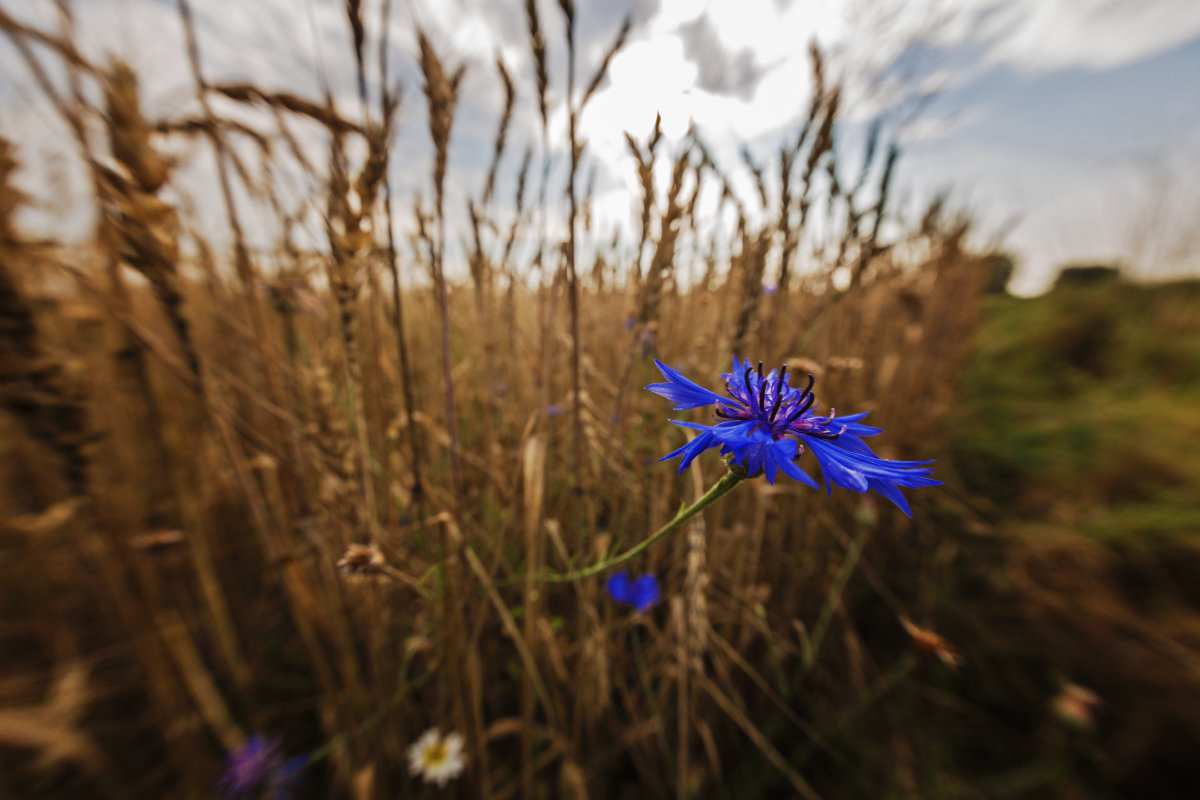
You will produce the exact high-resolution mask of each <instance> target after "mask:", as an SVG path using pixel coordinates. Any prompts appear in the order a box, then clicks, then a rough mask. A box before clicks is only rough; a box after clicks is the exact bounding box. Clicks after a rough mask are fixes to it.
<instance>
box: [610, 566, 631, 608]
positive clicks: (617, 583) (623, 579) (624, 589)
mask: <svg viewBox="0 0 1200 800" xmlns="http://www.w3.org/2000/svg"><path fill="white" fill-rule="evenodd" d="M605 588H606V589H607V590H608V594H609V596H611V597H612V599H613V600H616V601H617V602H618V603H629V602H632V601H631V600H630V597H632V591H633V589H632V582H631V581H630V580H629V573H628V572H623V571H622V572H614V573H613V574H612V575H610V576H608V582H607V583H606V584H605Z"/></svg>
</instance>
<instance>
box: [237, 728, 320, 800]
mask: <svg viewBox="0 0 1200 800" xmlns="http://www.w3.org/2000/svg"><path fill="white" fill-rule="evenodd" d="M307 762H308V759H307V757H306V756H299V757H297V758H293V759H291V760H290V761H285V760H284V758H283V754H282V753H281V752H280V745H279V740H278V739H268V738H266V737H265V736H251V737H250V738H249V739H247V740H246V743H245V744H243V745H242V746H241V747H239V748H238V749H236V750H234V751H233V752H231V753H230V754H229V756H228V758H227V759H226V765H225V772H224V773H223V774H222V775H221V778H220V779H219V780H218V781H217V788H218V789H220V791H221V794H223V795H224V796H225V797H228V798H230V800H260V798H267V800H290V798H291V796H292V795H291V790H292V788H293V787H294V786H295V784H296V781H297V779H298V777H299V773H300V770H301V769H302V768H303V767H304V765H305V764H306V763H307Z"/></svg>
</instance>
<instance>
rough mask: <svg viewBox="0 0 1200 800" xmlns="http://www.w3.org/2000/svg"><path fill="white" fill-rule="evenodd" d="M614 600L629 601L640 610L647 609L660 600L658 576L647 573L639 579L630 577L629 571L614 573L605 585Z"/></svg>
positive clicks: (619, 601)
mask: <svg viewBox="0 0 1200 800" xmlns="http://www.w3.org/2000/svg"><path fill="white" fill-rule="evenodd" d="M605 588H606V589H608V593H609V594H610V595H611V596H612V599H613V600H616V601H617V602H618V603H628V604H629V605H631V606H633V607H634V608H636V609H637V610H638V611H646V610H648V609H649V608H650V607H651V606H652V605H654V604H655V603H657V602H658V599H659V597H660V596H661V592H660V591H659V588H658V578H656V577H654V576H653V575H651V574H650V573H646V574H645V575H643V576H642V577H640V578H638V579H637V580H633V579H632V578H630V577H629V573H628V572H616V573H613V575H612V576H611V577H609V579H608V583H607V584H606V585H605Z"/></svg>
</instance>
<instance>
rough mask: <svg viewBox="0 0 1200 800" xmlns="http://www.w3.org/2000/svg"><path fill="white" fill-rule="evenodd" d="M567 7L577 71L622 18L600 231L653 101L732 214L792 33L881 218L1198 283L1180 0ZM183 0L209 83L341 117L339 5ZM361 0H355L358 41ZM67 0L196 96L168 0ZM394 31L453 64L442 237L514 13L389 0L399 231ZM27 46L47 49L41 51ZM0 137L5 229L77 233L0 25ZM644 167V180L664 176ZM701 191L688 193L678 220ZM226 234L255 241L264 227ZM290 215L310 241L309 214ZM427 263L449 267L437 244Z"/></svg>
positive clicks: (9, 7)
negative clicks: (931, 217)
mask: <svg viewBox="0 0 1200 800" xmlns="http://www.w3.org/2000/svg"><path fill="white" fill-rule="evenodd" d="M576 2H577V4H578V7H579V18H578V24H577V30H578V43H579V54H578V60H577V65H578V71H579V74H580V82H581V83H582V82H585V81H586V80H587V79H589V78H590V77H591V74H592V71H593V70H594V69H595V66H596V65H597V63H598V62H599V60H600V57H601V55H602V54H603V52H604V51H605V50H606V48H607V47H608V45H609V43H610V42H611V41H612V39H613V37H614V36H615V35H616V32H617V30H618V29H619V27H620V23H621V20H622V18H623V17H625V16H626V15H627V14H628V15H630V16H631V17H632V18H633V20H634V28H633V31H632V33H631V35H630V37H629V40H628V42H627V44H626V46H625V47H624V49H623V50H622V51H621V52H620V53H619V54H618V55H617V56H616V58H614V59H613V61H612V64H611V68H610V70H609V74H608V78H607V80H606V82H605V83H604V84H603V85H602V86H601V88H600V90H599V91H598V92H597V93H596V95H595V96H594V98H593V99H592V101H591V102H590V104H589V105H588V107H587V108H586V109H585V111H584V113H583V115H582V117H581V120H580V131H581V134H582V136H583V137H584V138H585V139H586V141H587V158H588V163H587V165H585V167H584V172H585V176H586V175H590V174H591V173H592V172H593V171H594V174H595V178H594V186H595V217H596V220H597V228H598V229H599V230H601V231H608V230H613V229H619V230H624V231H629V230H632V226H633V225H634V220H635V218H636V214H637V211H636V206H637V203H638V201H637V177H636V169H635V164H634V162H633V160H632V158H631V157H630V156H629V154H628V152H627V150H626V145H625V140H624V134H625V132H626V131H628V132H631V133H632V134H633V135H634V136H635V137H636V138H637V139H639V140H644V139H645V138H646V136H647V134H648V133H649V131H650V130H651V128H652V126H653V124H654V119H655V116H656V115H661V117H662V127H663V131H664V136H665V145H666V148H667V152H671V151H672V150H673V149H674V148H676V147H678V146H679V145H680V142H681V141H682V139H683V138H684V136H685V135H686V132H687V130H688V128H689V126H690V125H692V124H695V125H696V126H697V128H698V130H699V131H700V132H701V133H702V135H703V137H704V139H705V141H706V143H707V144H708V146H709V147H710V149H711V150H712V152H713V155H714V157H715V159H716V160H717V162H718V163H719V164H720V165H721V166H722V168H723V169H724V170H725V171H726V172H728V173H730V174H731V176H732V177H733V180H734V184H735V188H736V189H737V190H738V191H739V194H740V195H744V196H745V197H746V198H747V206H748V207H749V208H751V211H752V213H753V205H754V203H753V196H754V191H753V188H752V182H751V179H750V176H749V173H748V172H747V171H746V170H745V169H744V167H742V166H741V162H740V157H739V152H740V150H741V148H742V147H743V146H744V147H746V148H747V149H748V150H749V151H750V152H751V153H752V154H753V155H754V157H755V158H756V159H758V160H759V161H769V160H770V159H771V158H772V157H774V155H775V154H777V153H778V151H779V148H780V146H781V145H782V144H783V143H784V142H785V141H787V140H788V139H790V138H792V137H794V136H795V133H796V131H797V130H798V128H799V126H800V124H801V122H802V120H803V116H804V113H805V111H806V109H807V105H808V102H809V100H810V98H811V92H812V80H811V68H810V64H809V56H808V45H809V42H810V41H814V40H815V41H816V42H817V43H818V45H819V46H820V48H821V49H822V51H823V52H824V53H825V54H826V71H827V74H828V78H829V80H830V82H833V81H838V82H841V83H842V84H843V85H844V104H843V109H844V113H843V115H842V121H841V127H840V129H839V158H840V159H841V160H842V161H843V163H844V164H845V165H846V166H845V168H846V170H847V171H849V172H852V171H853V170H854V169H856V164H855V159H856V158H859V153H860V152H861V149H862V142H863V141H864V139H865V136H866V131H867V130H868V128H869V127H870V126H871V125H872V124H873V123H874V122H876V121H878V122H879V123H880V124H881V125H882V130H883V137H884V140H885V141H893V140H894V141H896V142H897V143H898V144H899V146H900V148H901V153H902V155H901V158H900V162H899V168H898V171H897V179H896V187H897V190H896V192H895V194H894V198H895V199H894V201H893V207H894V210H895V212H896V214H897V215H898V217H899V218H900V219H902V220H910V221H911V220H912V219H914V218H915V217H916V216H917V215H918V214H919V213H920V210H921V209H922V208H923V207H924V206H925V205H926V204H927V203H928V202H929V201H930V199H931V198H933V197H934V196H935V195H938V194H946V195H947V196H948V197H949V202H950V205H951V207H953V208H956V209H960V210H963V211H965V212H967V213H970V214H971V215H972V216H973V217H974V219H975V220H976V225H975V236H976V239H977V241H978V242H979V243H980V244H984V243H987V244H992V243H997V244H999V245H1000V246H1002V247H1004V248H1006V249H1007V250H1009V251H1011V252H1012V253H1013V254H1014V255H1015V256H1016V259H1017V265H1018V268H1017V273H1016V276H1015V278H1014V281H1013V283H1012V285H1011V288H1012V289H1013V290H1014V291H1016V292H1017V293H1021V294H1035V293H1037V292H1040V291H1043V290H1045V289H1046V288H1047V287H1048V286H1049V285H1050V284H1051V283H1052V281H1053V279H1054V276H1055V274H1056V270H1057V269H1058V268H1059V267H1060V266H1062V265H1064V264H1070V263H1096V262H1106V263H1111V262H1118V263H1122V264H1124V265H1126V266H1127V268H1128V269H1129V270H1130V272H1131V273H1133V274H1135V275H1137V276H1139V277H1143V278H1147V279H1164V278H1169V277H1172V276H1178V275H1188V274H1190V275H1195V274H1197V273H1200V228H1198V227H1197V226H1196V225H1195V222H1194V221H1195V220H1196V219H1197V218H1200V189H1197V188H1196V187H1198V186H1200V180H1198V179H1200V80H1196V79H1195V76H1198V75H1200V2H1196V1H1195V0H907V1H904V0H708V2H704V1H703V0H576ZM193 3H194V5H195V7H196V16H197V22H198V31H199V36H200V49H201V53H202V59H203V63H204V69H205V72H206V75H207V76H208V77H209V79H210V80H212V81H241V80H250V81H254V82H255V83H257V84H259V85H260V86H263V87H264V88H275V89H278V90H282V91H290V92H294V93H297V94H301V95H303V96H307V97H310V98H313V99H319V98H320V97H321V95H322V93H323V91H324V89H323V87H325V86H328V87H329V89H330V91H331V92H332V93H333V94H334V96H335V97H336V98H337V101H338V104H339V107H340V108H342V109H343V111H344V112H345V113H347V114H351V115H353V114H357V113H360V107H359V106H358V104H357V99H356V98H357V94H356V86H355V80H354V70H353V62H352V59H351V58H349V56H348V54H349V53H350V49H349V34H348V31H347V26H346V23H345V19H344V17H343V12H342V3H341V2H340V0H256V2H244V1H243V0H193ZM381 3H382V0H374V1H373V2H371V1H368V2H366V4H365V5H366V19H367V23H368V29H369V31H370V35H369V40H368V47H369V48H371V49H370V50H369V53H370V54H372V57H374V54H375V53H376V51H377V49H378V39H377V38H376V37H377V35H378V32H379V31H380V30H381V26H380V25H379V24H378V20H379V18H380V10H381V8H382V6H381ZM0 8H2V9H3V10H4V11H6V12H7V13H9V14H11V15H12V16H14V17H17V18H18V19H21V20H23V21H27V22H29V23H31V24H36V25H38V26H40V27H42V28H43V29H46V30H57V29H58V27H59V25H60V21H59V18H58V17H57V15H56V14H55V11H54V4H53V3H51V2H49V0H0ZM73 8H74V9H75V15H76V17H77V27H78V30H79V31H80V33H79V38H80V39H81V40H82V46H83V49H84V52H85V53H86V54H87V55H88V56H89V57H91V58H93V59H95V60H97V61H99V62H103V61H104V60H105V59H107V58H108V57H110V56H111V55H119V56H120V57H122V58H124V59H125V60H127V61H128V62H129V63H130V64H131V66H133V67H134V69H135V70H136V71H137V72H138V73H139V75H140V76H141V79H142V87H143V92H144V98H145V104H146V110H147V113H148V114H149V115H150V116H151V117H152V118H172V117H181V116H187V115H190V114H194V113H195V112H196V105H195V100H194V92H193V89H192V81H191V75H190V73H189V71H188V66H187V61H186V58H185V57H184V55H183V54H184V50H183V37H182V31H181V28H180V25H179V18H178V13H177V10H176V8H175V5H174V3H173V2H172V0H75V2H74V3H73ZM539 9H540V11H541V18H542V24H543V27H544V29H545V34H546V39H547V44H548V48H549V54H550V62H551V63H550V67H551V76H552V84H553V85H552V87H551V101H552V111H551V121H550V122H551V131H552V137H551V141H552V149H553V151H554V155H555V160H554V162H553V165H554V170H553V172H552V177H551V184H552V185H551V190H550V191H551V192H552V193H555V192H561V191H562V188H561V186H562V182H563V180H565V179H564V178H563V171H562V168H563V164H564V162H565V157H564V154H565V150H566V147H565V144H564V143H563V141H564V140H563V137H562V136H561V132H562V131H563V129H564V128H565V120H566V114H565V107H564V97H565V86H564V85H563V83H564V80H563V76H564V75H565V48H564V36H563V27H562V17H561V14H560V13H559V10H558V8H557V3H554V2H552V1H551V0H540V1H539ZM417 26H420V27H421V28H422V29H424V30H425V31H426V32H427V34H428V35H429V37H430V39H431V40H432V41H433V42H434V44H435V45H436V47H437V48H438V50H439V52H440V53H441V54H442V56H443V58H444V59H445V60H446V61H447V62H449V63H451V64H454V65H456V64H459V63H461V64H465V65H466V67H467V72H466V78H465V79H464V83H463V87H462V98H461V101H460V105H459V109H458V113H457V116H456V120H455V127H454V131H453V139H452V146H451V150H450V165H449V173H448V199H447V203H448V208H449V209H450V212H449V213H450V219H451V223H452V225H451V227H452V229H453V228H454V224H453V223H454V221H455V220H461V219H462V218H463V216H464V211H463V209H465V205H466V198H467V197H477V196H478V194H479V192H480V188H481V186H482V182H483V176H484V173H485V172H486V168H487V163H488V160H489V159H490V152H491V142H492V138H493V136H494V133H495V126H496V122H497V118H498V115H499V111H500V97H501V95H500V91H499V81H498V78H497V76H496V71H495V67H494V61H495V59H496V58H497V57H499V58H501V59H503V61H504V62H505V64H506V65H507V67H508V69H509V71H510V72H511V73H512V74H513V75H514V76H515V77H516V80H517V108H516V114H515V118H514V123H513V129H512V132H511V133H510V137H509V142H510V144H509V150H508V154H507V157H506V159H505V162H504V164H503V165H502V169H501V174H500V187H499V192H498V198H499V199H498V200H497V208H498V211H503V210H504V208H505V205H506V204H511V199H510V198H511V190H512V185H513V182H514V175H515V171H516V168H517V163H518V162H519V160H520V156H521V153H522V151H523V150H524V149H525V147H526V146H527V145H529V144H532V145H533V146H535V147H536V146H537V145H538V143H539V142H540V141H541V131H540V122H539V120H538V114H537V110H536V101H535V94H534V92H535V90H534V84H533V80H532V77H531V76H532V68H531V62H530V54H529V47H528V39H527V31H526V21H525V16H524V8H523V3H522V2H520V0H392V9H391V19H390V23H389V28H388V32H389V43H390V46H389V51H388V52H389V55H388V62H389V67H388V72H389V75H390V78H391V79H392V80H395V81H397V82H399V83H400V85H401V86H402V87H403V89H404V91H405V99H404V103H403V105H402V111H401V118H400V127H399V130H398V139H397V143H396V149H395V151H394V156H393V158H394V161H393V167H392V177H393V180H394V184H395V192H396V197H397V201H398V202H397V207H398V208H399V209H402V210H401V211H400V212H398V217H400V219H398V220H397V225H398V227H399V228H400V230H401V231H403V230H404V229H405V226H409V225H410V224H411V223H410V222H409V220H410V219H411V215H410V214H408V213H407V212H406V211H404V210H403V209H407V208H410V207H411V203H412V202H413V201H414V200H415V198H416V197H417V195H418V193H419V192H421V191H426V192H427V191H428V189H427V186H428V182H429V179H428V174H429V169H430V155H431V146H430V143H429V140H428V133H427V131H426V128H425V123H424V114H425V107H424V100H423V98H422V96H421V78H420V75H419V73H418V71H417V68H416V58H415V54H416V42H415V33H414V31H415V28H416V27H417ZM38 52H39V54H40V55H41V56H42V57H43V58H44V60H45V62H46V63H47V64H48V65H50V63H51V59H49V58H46V56H47V54H46V52H45V51H42V50H39V51H38ZM374 71H375V70H374V68H373V69H372V73H374ZM50 73H51V75H52V78H53V79H54V80H56V81H58V82H59V85H60V86H65V82H63V76H62V72H61V70H58V69H55V68H54V67H53V66H52V65H51V66H50ZM375 83H376V82H375V81H374V80H372V84H373V85H374V84H375ZM247 119H248V120H249V121H251V122H256V123H257V122H263V121H264V120H263V119H262V118H254V117H253V115H251V116H250V117H248V118H247ZM0 134H2V135H4V136H6V137H8V138H10V139H12V140H14V141H15V142H16V143H17V145H18V147H19V152H20V154H21V158H22V162H23V170H22V178H21V179H22V181H23V185H24V186H25V187H26V189H27V191H28V192H29V193H30V194H31V195H32V197H33V198H34V204H35V208H34V209H33V211H32V213H30V214H29V215H28V216H27V222H28V225H29V227H30V228H31V229H34V230H35V231H37V230H38V229H41V231H45V232H53V233H55V234H57V235H61V236H65V237H67V238H70V237H72V236H75V237H79V236H84V235H86V232H87V230H89V225H90V222H89V221H88V217H87V215H86V214H85V213H83V212H80V211H79V210H78V209H79V208H82V207H84V206H86V203H84V202H82V201H78V202H76V200H77V199H78V198H85V197H86V191H87V190H86V187H87V181H86V174H85V173H84V172H83V170H82V167H81V166H80V165H79V163H78V159H77V158H76V157H75V154H74V149H73V146H72V143H71V139H70V136H69V135H68V134H67V132H66V131H65V129H64V128H63V127H62V125H61V123H60V122H59V121H58V120H57V119H56V117H55V114H54V112H53V109H52V108H51V107H50V106H49V104H48V103H47V101H46V98H45V97H44V96H43V94H42V93H41V92H40V91H39V90H38V89H37V88H36V85H35V84H34V83H33V81H32V79H31V77H30V74H29V72H28V70H27V69H26V67H25V66H24V65H23V63H22V61H21V59H20V58H19V57H18V54H17V52H16V50H15V49H14V48H13V47H12V46H11V44H10V43H9V42H8V41H7V40H5V39H3V38H0ZM555 134H557V135H555ZM297 136H298V138H300V139H301V141H302V143H303V145H304V146H305V147H306V149H309V150H310V154H311V155H312V156H313V157H314V159H316V160H318V161H319V160H320V156H321V154H322V148H323V147H324V145H323V143H322V141H321V138H320V136H319V133H318V132H317V131H315V130H307V129H305V128H304V126H303V124H299V125H298V130H297ZM177 158H178V160H179V164H180V166H179V173H178V190H179V194H180V197H179V198H178V199H179V202H180V203H181V204H182V205H183V206H184V207H185V209H187V210H189V212H190V213H191V214H193V215H194V217H195V218H196V219H197V220H198V221H199V222H198V224H199V226H200V228H201V229H202V230H204V231H205V233H206V234H208V235H210V236H214V237H216V238H217V239H219V238H220V236H221V231H222V230H223V225H222V216H221V215H222V212H221V209H220V204H219V203H218V202H217V201H216V197H217V196H216V189H215V182H214V180H213V169H212V161H211V156H210V155H207V154H206V153H205V151H204V149H203V147H201V146H196V147H193V148H191V149H190V150H180V151H179V152H178V153H177ZM657 177H658V180H659V182H660V185H661V184H664V183H665V182H666V180H667V179H668V178H669V176H667V175H666V174H660V175H658V176H657ZM278 178H279V180H280V181H282V182H283V183H284V184H285V185H287V186H289V187H290V190H291V193H292V194H293V196H294V197H296V198H298V200H297V202H298V203H302V202H305V200H304V198H312V197H315V196H318V194H319V188H320V187H319V186H316V185H314V184H313V179H312V178H311V177H310V176H305V175H303V174H302V173H301V171H299V170H295V171H292V172H288V171H287V170H283V171H282V172H280V173H279V175H278ZM310 202H311V201H310ZM425 202H426V203H428V198H425ZM715 204H716V203H715V197H713V198H709V201H708V202H707V204H705V203H702V204H701V210H702V211H704V210H705V209H711V208H713V207H715ZM554 205H555V204H551V207H550V208H548V210H547V212H546V214H547V223H546V224H548V225H549V226H550V227H551V228H553V227H554V225H555V221H556V217H555V215H556V214H558V213H559V212H560V211H561V209H560V208H559V209H556V208H554V207H553V206H554ZM558 205H559V206H561V204H558ZM247 213H250V212H247ZM559 217H561V214H559ZM558 221H559V222H561V219H559V220H558ZM250 227H251V229H252V230H253V231H255V232H259V231H260V232H261V235H262V238H263V245H264V246H268V243H269V241H270V236H271V235H273V234H271V233H270V230H269V228H270V225H269V224H268V223H267V222H265V221H264V222H263V223H262V224H261V225H251V226H250ZM312 227H313V228H314V230H312V231H311V234H312V236H313V238H314V240H319V229H318V228H319V226H316V225H313V226H312ZM252 235H254V234H253V233H252ZM461 255H462V254H461V248H459V252H458V258H459V260H461ZM449 257H450V258H451V259H454V258H455V251H454V248H453V247H452V248H451V253H450V256H449ZM682 257H686V253H685V254H683V256H682Z"/></svg>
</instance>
